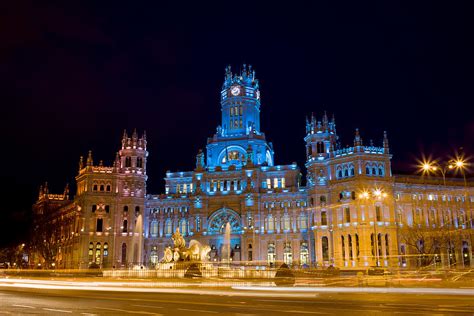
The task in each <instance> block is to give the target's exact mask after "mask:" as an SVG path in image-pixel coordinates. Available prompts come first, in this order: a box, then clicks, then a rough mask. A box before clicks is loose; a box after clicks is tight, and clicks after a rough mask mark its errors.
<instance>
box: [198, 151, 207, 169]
mask: <svg viewBox="0 0 474 316" xmlns="http://www.w3.org/2000/svg"><path fill="white" fill-rule="evenodd" d="M204 167H205V165H204V153H203V152H202V149H199V151H198V153H197V155H196V170H203V169H204Z"/></svg>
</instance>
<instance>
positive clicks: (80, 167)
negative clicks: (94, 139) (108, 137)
mask: <svg viewBox="0 0 474 316" xmlns="http://www.w3.org/2000/svg"><path fill="white" fill-rule="evenodd" d="M83 168H84V157H82V156H81V157H80V158H79V171H81V170H82V169H83Z"/></svg>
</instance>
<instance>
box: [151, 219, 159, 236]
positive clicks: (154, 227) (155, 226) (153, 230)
mask: <svg viewBox="0 0 474 316" xmlns="http://www.w3.org/2000/svg"><path fill="white" fill-rule="evenodd" d="M150 234H151V237H158V221H157V220H153V221H151V227H150Z"/></svg>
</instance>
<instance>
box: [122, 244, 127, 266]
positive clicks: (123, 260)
mask: <svg viewBox="0 0 474 316" xmlns="http://www.w3.org/2000/svg"><path fill="white" fill-rule="evenodd" d="M126 263H127V244H126V243H123V244H122V264H126Z"/></svg>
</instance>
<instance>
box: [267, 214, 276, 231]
mask: <svg viewBox="0 0 474 316" xmlns="http://www.w3.org/2000/svg"><path fill="white" fill-rule="evenodd" d="M265 226H266V230H267V231H268V232H272V231H274V230H275V220H274V219H273V216H272V215H271V214H269V215H268V216H267V217H266V218H265Z"/></svg>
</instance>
